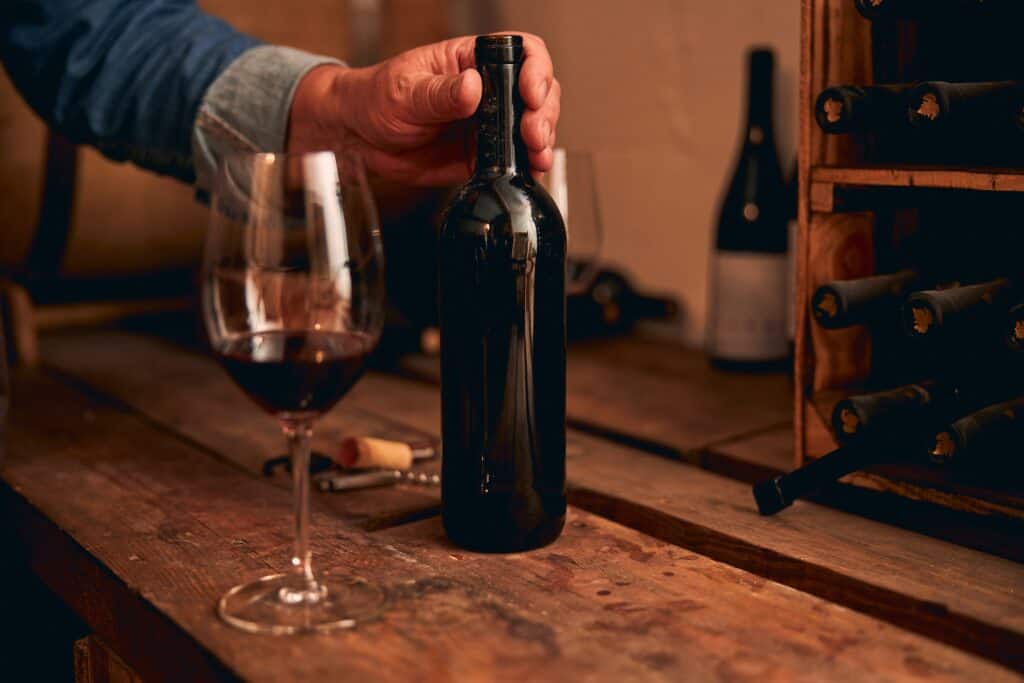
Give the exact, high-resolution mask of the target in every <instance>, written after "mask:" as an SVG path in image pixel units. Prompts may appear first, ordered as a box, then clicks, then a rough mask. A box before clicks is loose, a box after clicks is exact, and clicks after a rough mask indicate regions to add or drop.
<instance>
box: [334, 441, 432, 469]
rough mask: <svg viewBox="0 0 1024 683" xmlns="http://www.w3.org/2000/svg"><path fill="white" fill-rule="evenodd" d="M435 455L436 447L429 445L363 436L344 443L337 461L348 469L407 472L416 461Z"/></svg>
mask: <svg viewBox="0 0 1024 683" xmlns="http://www.w3.org/2000/svg"><path fill="white" fill-rule="evenodd" d="M433 455H434V447H433V446H431V445H429V444H409V443H405V442H404V441H388V440H387V439H375V438H373V437H368V436H363V437H357V438H349V439H345V440H344V441H342V442H341V448H340V450H339V451H338V457H337V461H338V464H339V465H341V466H342V467H345V468H348V469H369V468H379V469H388V470H407V469H409V468H410V467H412V464H413V461H414V460H420V459H422V458H430V457H433Z"/></svg>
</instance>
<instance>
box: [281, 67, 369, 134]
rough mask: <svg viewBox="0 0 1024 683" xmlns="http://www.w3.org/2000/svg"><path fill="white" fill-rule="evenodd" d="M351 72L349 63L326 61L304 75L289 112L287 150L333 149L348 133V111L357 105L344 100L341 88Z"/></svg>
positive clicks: (297, 87) (296, 88)
mask: <svg viewBox="0 0 1024 683" xmlns="http://www.w3.org/2000/svg"><path fill="white" fill-rule="evenodd" d="M349 71H352V69H349V68H348V67H345V66H339V65H337V64H323V65H321V66H317V67H315V68H313V69H310V71H309V72H308V73H306V74H305V75H304V76H303V77H302V78H301V80H300V81H299V84H298V85H297V86H296V87H295V94H294V96H293V97H292V103H291V109H290V110H289V114H288V133H287V136H286V138H285V140H286V143H285V150H286V151H288V152H311V151H316V150H322V149H331V148H332V147H334V146H336V142H337V140H338V139H339V138H340V137H342V136H344V135H345V131H346V129H347V128H348V121H347V120H346V117H345V111H346V110H351V109H352V108H353V107H351V106H350V103H351V102H352V100H348V101H346V100H345V99H341V98H340V97H339V95H338V88H339V84H340V82H341V81H344V80H345V77H346V74H347V73H348V72H349ZM346 105H349V106H346Z"/></svg>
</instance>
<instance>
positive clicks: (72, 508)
mask: <svg viewBox="0 0 1024 683" xmlns="http://www.w3.org/2000/svg"><path fill="white" fill-rule="evenodd" d="M14 391H15V395H17V396H19V400H18V401H17V402H16V403H15V404H14V414H13V419H12V425H11V430H10V451H9V457H8V460H7V461H6V463H5V464H4V467H3V480H4V482H5V485H4V486H3V491H4V498H5V501H6V502H8V503H9V506H8V509H9V510H10V511H12V512H13V515H12V516H10V517H8V519H9V520H10V522H11V523H14V524H16V525H18V528H19V530H20V531H22V532H23V534H22V542H24V543H25V544H27V545H28V546H30V548H31V550H32V551H33V552H32V554H31V555H30V556H31V557H32V562H33V568H34V569H36V570H37V571H39V572H40V573H41V574H42V575H43V576H44V578H48V579H49V580H50V581H52V582H53V584H52V586H53V588H54V589H55V590H56V591H57V592H58V593H60V594H61V596H62V597H64V598H65V599H67V600H68V601H69V602H71V603H72V604H73V605H75V606H76V608H77V609H79V610H80V611H82V612H83V613H84V616H85V617H86V618H87V620H88V621H90V625H91V626H93V627H94V628H96V627H98V628H96V630H97V633H98V635H99V636H100V637H101V638H103V640H104V641H105V642H107V643H109V644H110V645H111V647H112V648H113V649H114V650H115V651H116V652H118V654H119V655H120V656H121V657H122V658H123V659H124V660H125V662H126V663H127V664H128V665H129V666H130V667H132V669H134V670H135V671H137V672H138V673H139V675H140V676H141V677H142V678H143V679H144V680H145V679H148V678H149V677H153V678H163V677H166V676H168V675H171V676H173V675H174V672H178V674H183V675H187V672H188V669H187V667H185V666H184V665H183V663H184V662H191V663H193V664H194V665H195V666H197V667H198V668H197V676H196V677H202V676H200V675H198V674H201V673H202V672H203V671H205V673H206V674H215V673H220V674H221V675H223V674H224V673H227V672H230V673H232V674H234V675H237V676H239V677H242V678H245V679H248V680H256V681H262V680H305V679H313V680H322V679H325V678H330V679H332V680H366V679H367V678H369V677H372V678H374V679H375V680H451V679H456V680H463V679H467V678H470V679H477V680H496V679H506V678H507V679H511V680H523V679H529V680H566V679H568V678H581V679H584V680H622V679H627V680H640V679H647V680H679V679H686V680H712V679H732V678H743V677H756V678H758V679H759V680H814V681H820V680H847V679H850V678H854V677H867V678H871V679H872V680H986V681H996V680H1012V679H1013V674H1012V673H1011V672H1009V671H1007V670H1006V669H1004V668H1001V667H999V666H997V665H994V664H992V663H990V662H986V661H984V660H982V659H979V658H977V657H973V656H971V655H968V654H965V653H963V652H960V651H958V650H956V649H954V648H949V647H946V646H943V645H940V644H936V643H934V642H931V641H929V640H927V639H924V638H921V637H919V636H916V635H913V634H910V633H907V632H904V631H901V630H899V629H897V628H894V627H892V626H890V625H887V624H884V623H882V622H879V621H876V620H874V619H870V618H868V617H865V616H863V615H859V614H856V613H855V612H852V611H850V610H847V609H845V608H843V607H840V606H837V605H833V604H829V603H827V602H825V601H822V600H819V599H817V598H814V597H812V596H809V595H807V594H805V593H801V592H798V591H794V590H792V589H789V588H786V587H784V586H779V585H777V584H774V583H772V582H770V581H765V580H763V579H760V578H758V577H756V576H753V575H751V574H749V573H747V572H744V571H741V570H737V569H735V568H732V567H729V566H727V565H724V564H721V563H718V562H714V561H712V560H709V559H707V558H705V557H702V556H700V555H697V554H693V553H691V552H689V551H686V550H682V549H680V548H678V547H676V546H673V545H671V544H667V543H663V542H660V541H657V540H655V539H653V538H650V537H648V536H645V535H643V534H640V533H638V532H636V531H632V530H629V529H626V528H624V527H621V526H619V525H617V524H614V523H612V522H609V521H607V520H604V519H601V518H599V517H595V516H593V515H589V514H587V513H584V512H580V511H577V510H575V509H573V510H572V511H571V513H570V518H569V524H568V526H567V530H566V533H565V534H564V535H563V537H562V538H561V539H560V540H559V541H557V542H556V543H555V544H553V545H552V546H550V547H548V548H547V549H545V550H541V551H538V552H534V553H526V554H518V555H508V556H493V555H479V554H473V553H467V552H464V551H461V550H458V549H455V548H453V547H451V546H450V545H448V544H447V543H446V542H445V541H444V539H443V536H442V532H441V530H440V527H439V522H438V520H437V519H436V518H434V519H432V520H427V521H424V522H419V523H414V524H409V525H404V526H403V527H401V528H396V529H392V530H387V531H383V532H379V533H377V534H366V533H365V532H361V531H358V530H356V529H355V528H353V527H351V526H349V525H346V524H344V523H343V522H342V521H341V520H339V519H337V517H336V516H334V515H333V514H332V513H331V512H330V511H329V510H327V509H325V508H324V507H322V506H321V505H320V502H321V501H322V498H320V499H318V500H317V502H316V505H315V510H314V534H313V543H314V547H315V548H316V550H317V561H318V562H320V563H321V565H323V566H326V565H330V566H333V567H338V568H341V569H342V570H345V571H351V572H359V573H361V574H363V575H366V576H369V577H371V578H372V579H374V580H377V581H380V582H382V583H383V584H385V585H386V587H387V589H388V592H389V596H390V602H389V604H388V607H387V609H386V610H385V611H384V612H383V614H382V615H381V616H380V617H379V619H377V620H376V621H373V622H368V623H366V624H364V625H363V626H362V627H361V628H359V629H357V630H355V631H352V632H346V633H339V634H334V635H324V636H311V637H301V638H275V637H261V636H253V635H250V634H245V633H242V632H240V631H235V630H233V629H230V628H228V627H227V626H226V625H224V624H221V623H220V622H219V621H218V620H217V618H216V617H215V615H214V614H213V610H212V605H213V603H214V601H215V599H216V597H217V596H218V595H219V594H220V593H221V592H222V591H223V590H224V589H226V588H227V587H229V586H230V585H231V584H233V583H235V582H237V581H239V580H242V579H244V578H248V577H251V576H252V575H254V574H256V573H259V572H262V571H266V570H268V569H283V568H284V566H285V565H286V560H285V558H286V555H287V545H288V544H287V541H286V539H285V535H286V533H287V527H288V524H287V522H286V520H287V516H288V512H289V509H290V503H289V500H288V496H287V492H285V491H283V490H281V489H279V488H276V487H273V486H270V485H268V484H267V483H266V482H265V481H263V480H261V479H260V478H258V477H254V476H251V475H249V474H247V473H245V472H243V471H240V470H239V469H238V468H237V467H234V466H231V465H229V464H228V463H226V462H224V461H221V460H217V459H215V458H212V457H210V456H209V455H208V454H206V453H204V452H203V451H202V450H200V449H197V448H195V447H194V446H191V445H190V444H188V443H186V442H184V441H182V440H180V439H176V438H174V437H173V436H171V435H169V434H166V433H164V432H163V431H161V430H158V429H155V428H154V427H153V426H152V425H150V424H147V423H146V422H144V421H143V420H141V419H140V418H138V417H137V416H135V415H132V414H130V413H126V412H124V411H123V410H121V409H120V408H119V407H118V406H116V405H109V404H107V405H105V404H103V403H101V402H98V401H96V400H94V399H90V398H89V397H88V396H87V395H85V394H81V393H79V392H78V391H76V390H74V389H72V388H70V387H68V386H66V385H63V384H59V383H57V382H55V381H52V380H51V379H49V378H47V377H39V376H26V375H21V376H19V377H18V378H17V379H16V382H15V386H14ZM55 414H59V415H61V416H63V417H62V419H60V420H53V419H52V416H53V415H55ZM40 526H43V527H47V528H48V530H49V532H48V533H43V532H41V531H40V529H39V527H40ZM43 543H45V545H43ZM65 561H69V562H71V564H70V565H68V564H65V563H64V562H65ZM76 562H77V564H76ZM82 563H84V565H83V564H82ZM69 570H88V571H85V575H84V576H69ZM76 578H77V581H76V580H75V579H76ZM83 579H84V585H82V584H83ZM104 582H105V583H104ZM83 594H84V595H83ZM114 608H116V609H114ZM95 613H100V614H101V617H102V615H104V614H107V615H109V614H111V613H116V617H117V618H116V619H114V620H108V619H107V618H98V619H97V618H93V615H94V614H95ZM140 613H142V614H143V615H144V616H148V620H146V619H142V618H141V617H138V615H139V614H140ZM159 624H163V626H164V629H163V631H153V630H148V629H147V630H142V629H140V626H148V627H153V626H154V625H159ZM154 636H158V637H159V639H158V640H156V641H154ZM190 640H191V641H192V642H191V645H192V647H191V648H190V649H184V650H183V649H182V647H183V644H185V643H188V642H189V641H190ZM204 661H205V662H206V663H205V665H204V664H203V662H204ZM218 664H219V665H221V666H223V667H226V670H222V671H220V672H217V671H215V670H214V669H213V667H214V666H216V665H218ZM161 665H162V666H164V667H168V668H164V669H160V666H161ZM204 667H205V668H204ZM200 669H202V671H200Z"/></svg>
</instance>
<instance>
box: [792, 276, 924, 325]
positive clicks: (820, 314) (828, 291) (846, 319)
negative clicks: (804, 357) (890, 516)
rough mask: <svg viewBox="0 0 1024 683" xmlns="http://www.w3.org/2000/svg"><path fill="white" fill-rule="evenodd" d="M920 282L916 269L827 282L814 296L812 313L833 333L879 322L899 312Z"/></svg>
mask: <svg viewBox="0 0 1024 683" xmlns="http://www.w3.org/2000/svg"><path fill="white" fill-rule="evenodd" d="M919 283H920V276H919V275H918V273H917V271H914V270H901V271H899V272H896V273H890V274H886V275H873V276H871V277H863V278H857V279H854V280H833V281H832V282H826V283H825V284H823V285H821V286H820V287H818V288H817V289H816V290H815V291H814V294H813V296H812V297H811V314H812V315H813V316H814V320H815V321H816V322H817V323H818V324H819V325H821V326H822V327H824V328H825V329H830V330H832V329H839V328H843V327H850V326H851V325H863V324H868V323H872V322H876V321H878V320H879V319H880V318H883V317H885V316H886V315H887V314H888V313H890V312H893V311H897V310H898V309H899V306H900V304H901V303H902V302H903V299H904V298H905V297H906V296H907V294H909V293H910V292H911V291H913V290H914V288H915V286H917V285H918V284H919Z"/></svg>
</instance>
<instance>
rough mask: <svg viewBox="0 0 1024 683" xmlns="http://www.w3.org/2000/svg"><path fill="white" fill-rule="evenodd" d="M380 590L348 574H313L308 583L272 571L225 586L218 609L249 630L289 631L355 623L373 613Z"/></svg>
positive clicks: (378, 608)
mask: <svg viewBox="0 0 1024 683" xmlns="http://www.w3.org/2000/svg"><path fill="white" fill-rule="evenodd" d="M383 606H384V591H383V590H382V589H381V588H380V587H379V586H375V585H372V584H370V583H367V582H366V581H365V580H364V579H360V578H358V577H351V576H332V575H331V574H329V573H324V574H321V575H319V576H317V584H316V586H315V587H313V588H310V587H309V586H307V585H306V583H305V582H304V581H303V580H302V577H301V576H299V575H297V574H290V573H289V574H273V575H271V576H264V577H263V578H262V579H258V580H256V581H253V582H252V583H244V584H242V585H240V586H235V587H234V588H232V589H231V590H229V591H228V592H227V593H226V594H225V595H224V597H223V598H221V599H220V602H219V603H217V613H218V614H220V616H221V618H222V619H224V621H226V622H228V623H229V624H231V625H232V626H235V627H237V628H240V629H242V630H243V631H249V632H250V633H272V634H275V635H288V634H292V633H309V632H318V633H322V632H324V631H331V630H334V629H342V628H354V627H355V626H357V625H358V624H360V623H362V622H364V621H366V620H368V619H370V618H372V617H374V616H376V615H377V614H379V613H380V611H381V609H382V608H383Z"/></svg>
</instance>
